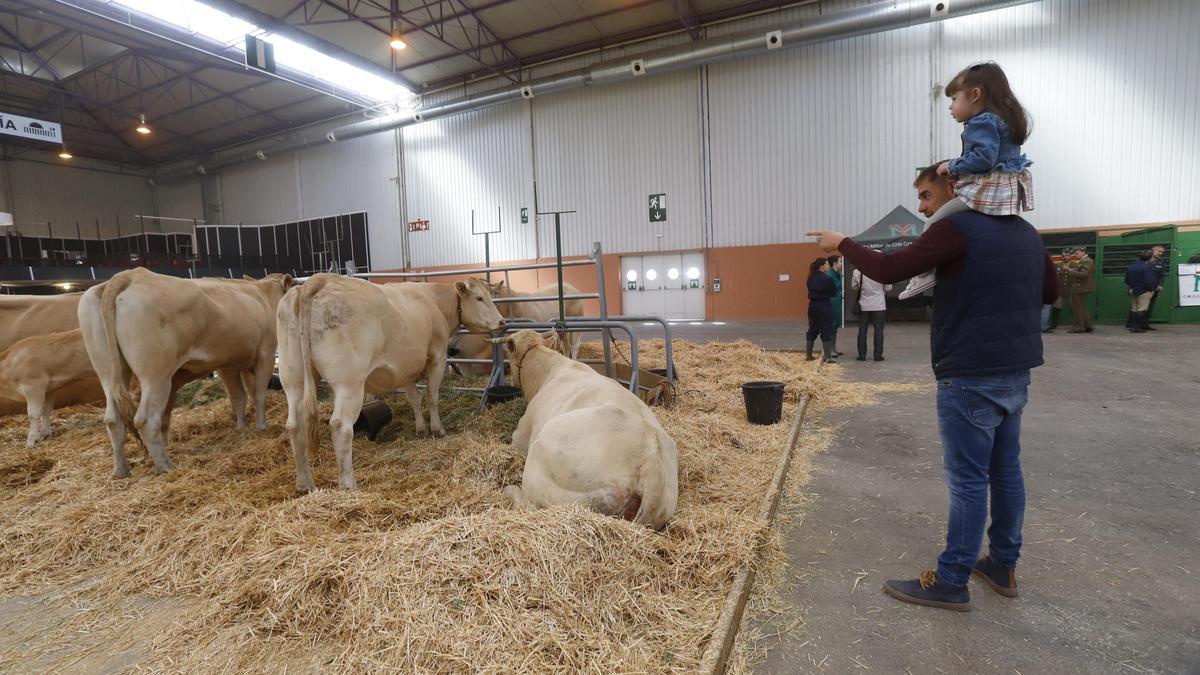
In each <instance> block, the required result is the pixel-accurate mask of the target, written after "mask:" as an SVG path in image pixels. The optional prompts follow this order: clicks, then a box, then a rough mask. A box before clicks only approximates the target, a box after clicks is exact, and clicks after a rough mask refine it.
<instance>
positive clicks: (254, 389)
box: [242, 354, 275, 431]
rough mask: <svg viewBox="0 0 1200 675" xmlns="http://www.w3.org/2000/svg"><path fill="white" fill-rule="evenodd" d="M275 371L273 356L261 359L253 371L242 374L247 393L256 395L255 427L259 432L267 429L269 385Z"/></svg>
mask: <svg viewBox="0 0 1200 675" xmlns="http://www.w3.org/2000/svg"><path fill="white" fill-rule="evenodd" d="M274 369H275V358H274V354H272V355H271V358H260V359H259V360H258V366H257V367H256V368H255V369H254V370H253V371H246V372H245V373H243V374H242V380H243V383H244V384H245V386H246V392H247V393H253V395H254V426H255V427H256V428H257V429H258V430H259V431H266V429H267V385H268V384H270V383H271V373H272V371H274Z"/></svg>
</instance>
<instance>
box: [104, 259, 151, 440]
mask: <svg viewBox="0 0 1200 675" xmlns="http://www.w3.org/2000/svg"><path fill="white" fill-rule="evenodd" d="M132 283H133V279H132V277H131V275H129V274H118V275H117V276H115V277H113V279H112V280H111V281H109V282H108V283H106V284H105V285H104V292H103V294H102V295H101V297H100V320H101V322H102V323H103V324H104V337H105V340H106V342H107V343H108V358H109V361H110V362H111V364H112V372H111V373H110V375H109V379H110V380H111V381H110V382H109V395H110V396H112V399H113V405H115V406H116V408H117V414H119V415H120V416H121V419H123V420H124V421H125V426H126V428H128V429H129V431H131V432H133V434H134V436H137V438H138V441H141V435H140V434H139V433H138V430H137V426H136V425H135V424H134V422H133V419H134V416H135V415H136V413H137V408H136V406H134V405H133V395H132V394H130V393H129V387H128V386H127V384H128V382H129V376H130V372H129V362H128V361H126V360H125V355H124V354H123V353H122V352H121V343H120V342H119V341H118V340H117V296H119V295H120V294H121V293H123V292H125V290H126V289H128V288H129V285H130V284H132Z"/></svg>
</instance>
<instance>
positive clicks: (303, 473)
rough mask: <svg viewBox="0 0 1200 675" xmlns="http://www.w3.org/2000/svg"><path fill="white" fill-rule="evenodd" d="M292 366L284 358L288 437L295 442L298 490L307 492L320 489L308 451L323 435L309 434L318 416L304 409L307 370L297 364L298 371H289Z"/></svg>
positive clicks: (282, 374)
mask: <svg viewBox="0 0 1200 675" xmlns="http://www.w3.org/2000/svg"><path fill="white" fill-rule="evenodd" d="M288 365H292V364H290V363H287V362H285V361H283V360H282V359H281V360H280V363H279V379H280V382H282V383H283V393H284V395H285V396H286V397H287V406H288V416H287V425H286V426H287V430H288V437H289V438H290V439H291V441H292V456H293V457H294V459H295V462H296V491H297V492H299V493H301V494H307V493H309V492H312V491H313V490H315V489H317V483H316V481H314V480H313V474H312V466H310V465H309V463H308V454H309V452H310V451H311V449H312V448H310V446H311V445H316V444H317V443H318V442H319V441H316V442H314V441H315V440H316V439H318V438H319V436H318V435H317V434H316V433H312V434H310V433H309V430H310V429H315V428H316V425H317V416H316V415H310V414H309V413H308V411H307V410H305V408H304V374H303V369H302V368H300V367H299V365H298V364H297V365H296V367H295V368H294V369H293V370H295V371H298V372H295V373H292V372H291V371H288V370H287V366H288Z"/></svg>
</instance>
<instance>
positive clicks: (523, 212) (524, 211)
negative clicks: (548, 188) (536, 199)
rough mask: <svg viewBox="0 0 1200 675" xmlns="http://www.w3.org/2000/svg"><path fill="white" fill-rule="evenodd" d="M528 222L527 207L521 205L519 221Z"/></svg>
mask: <svg viewBox="0 0 1200 675" xmlns="http://www.w3.org/2000/svg"><path fill="white" fill-rule="evenodd" d="M528 222H529V209H527V208H525V207H524V206H522V207H521V223H522V224H524V223H528Z"/></svg>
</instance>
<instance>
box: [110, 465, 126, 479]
mask: <svg viewBox="0 0 1200 675" xmlns="http://www.w3.org/2000/svg"><path fill="white" fill-rule="evenodd" d="M112 477H113V478H116V479H121V478H129V467H125V468H124V469H113V472H112Z"/></svg>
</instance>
